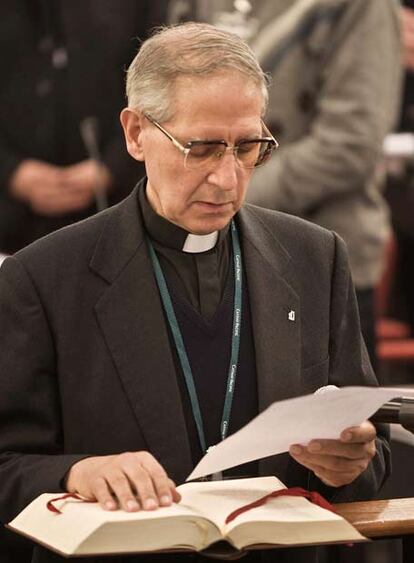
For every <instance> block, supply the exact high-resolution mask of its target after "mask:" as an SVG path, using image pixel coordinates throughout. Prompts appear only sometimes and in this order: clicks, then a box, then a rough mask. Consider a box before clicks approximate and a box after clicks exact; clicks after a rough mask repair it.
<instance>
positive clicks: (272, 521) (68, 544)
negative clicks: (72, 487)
mask: <svg viewBox="0 0 414 563" xmlns="http://www.w3.org/2000/svg"><path fill="white" fill-rule="evenodd" d="M282 488H285V487H284V485H283V484H282V483H281V482H280V481H279V480H278V479H277V478H276V477H258V478H252V479H235V480H228V481H227V480H225V481H210V482H201V483H186V484H184V485H180V486H179V487H178V490H179V491H180V493H181V495H182V500H181V502H180V503H179V504H174V505H172V506H170V507H166V508H159V509H157V510H155V511H151V512H144V511H141V512H134V513H127V512H124V511H122V510H117V511H114V512H108V511H104V510H103V509H101V508H100V507H99V505H98V504H96V503H92V504H89V503H85V502H82V501H79V500H75V499H70V500H62V501H58V502H57V503H56V507H57V508H59V510H61V514H56V513H54V512H51V511H50V510H49V509H48V508H47V503H48V501H49V500H51V499H52V498H56V496H59V493H58V494H57V495H56V494H43V495H41V496H39V497H38V498H37V499H35V500H34V501H33V502H32V503H31V504H29V506H27V507H26V508H25V509H24V510H23V511H22V512H21V513H20V514H19V515H18V516H17V517H16V518H15V519H14V520H13V521H12V522H10V524H9V525H8V527H9V528H10V529H11V530H14V531H16V532H19V533H21V534H23V535H24V536H27V537H28V538H30V539H32V540H34V541H36V542H38V543H40V544H42V545H44V546H46V547H48V548H49V549H51V550H53V551H56V552H58V553H60V554H61V555H65V556H78V555H98V554H119V553H138V552H149V551H151V552H152V551H161V550H167V551H172V550H196V551H201V550H203V549H206V548H208V547H211V546H214V544H217V542H222V541H223V540H225V541H226V542H227V543H228V548H229V550H231V549H232V550H233V551H235V550H243V549H245V548H251V547H254V546H263V547H265V546H289V545H309V544H317V543H331V542H332V543H333V542H355V541H361V540H363V539H365V538H364V537H363V536H361V535H360V534H359V532H357V531H356V530H355V528H353V526H351V524H349V523H348V522H347V521H346V520H344V519H343V518H341V517H340V516H338V515H336V514H334V513H333V512H330V511H328V510H325V509H323V508H321V507H319V506H317V505H315V504H312V503H311V502H309V501H308V500H306V499H305V498H301V497H290V496H280V497H277V498H272V499H270V500H269V501H268V502H267V503H266V504H264V505H262V506H259V507H257V508H252V509H250V510H248V511H246V512H244V513H242V514H240V515H239V516H237V517H235V518H234V520H232V522H230V523H228V524H226V523H225V520H226V518H227V517H228V516H229V514H231V513H232V512H233V511H235V510H236V509H238V508H240V507H242V506H244V505H246V504H250V503H251V502H254V501H256V500H258V499H261V498H262V497H263V496H265V495H267V494H269V493H272V492H274V491H276V490H280V489H282ZM218 545H223V544H218ZM213 551H214V548H213Z"/></svg>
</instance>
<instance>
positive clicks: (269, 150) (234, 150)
mask: <svg viewBox="0 0 414 563" xmlns="http://www.w3.org/2000/svg"><path fill="white" fill-rule="evenodd" d="M143 115H144V117H146V119H148V121H149V122H150V123H152V124H153V125H155V127H157V129H159V130H160V131H161V133H164V135H165V136H166V137H167V138H168V139H169V140H170V141H171V142H172V144H173V145H174V146H175V147H176V148H177V149H178V150H179V151H180V152H181V153H182V154H183V155H184V166H185V167H186V168H188V169H191V168H190V167H187V157H188V155H189V153H190V150H191V148H192V147H193V146H196V145H218V144H221V145H223V146H224V147H225V148H224V150H223V154H221V155H220V156H219V157H218V158H217V161H220V160H221V159H222V158H223V157H224V155H225V154H226V152H227V151H228V150H230V151H231V152H232V153H233V154H234V156H235V157H236V162H237V163H239V164H240V166H241V167H242V168H246V169H250V170H251V169H254V168H258V167H259V166H262V165H263V164H266V162H267V161H268V160H269V158H270V156H271V154H272V153H273V151H274V150H275V149H277V147H278V146H279V143H278V142H277V141H276V139H275V138H274V137H273V135H272V134H271V132H270V131H269V129H268V128H267V127H266V125H265V123H264V122H263V120H262V119H261V120H260V121H261V124H262V127H263V129H264V131H265V133H267V134H268V135H269V136H268V137H261V138H259V139H245V140H242V141H239V143H236V144H235V145H229V144H228V143H227V142H226V141H223V140H222V139H217V140H204V141H188V143H186V145H185V146H184V145H182V144H181V143H180V142H179V141H177V139H176V138H175V137H173V136H172V135H171V133H169V132H168V131H167V130H166V129H164V127H163V126H162V125H160V124H159V123H158V121H156V120H155V119H154V118H152V117H151V116H150V115H149V114H148V113H143ZM255 141H260V142H267V143H269V147H268V148H267V149H266V151H265V152H264V154H263V157H262V161H261V162H259V164H254V165H253V166H245V165H244V164H243V163H242V162H241V161H240V160H239V159H238V157H237V152H238V150H239V149H240V146H241V145H242V144H243V143H251V142H255ZM201 168H202V167H201Z"/></svg>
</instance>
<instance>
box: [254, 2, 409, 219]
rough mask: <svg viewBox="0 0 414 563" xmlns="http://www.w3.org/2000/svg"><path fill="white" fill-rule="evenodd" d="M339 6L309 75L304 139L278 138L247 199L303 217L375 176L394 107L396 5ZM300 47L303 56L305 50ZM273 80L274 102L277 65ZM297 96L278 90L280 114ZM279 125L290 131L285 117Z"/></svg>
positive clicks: (397, 82) (397, 62) (396, 87)
mask: <svg viewBox="0 0 414 563" xmlns="http://www.w3.org/2000/svg"><path fill="white" fill-rule="evenodd" d="M345 4H346V6H345V7H344V11H343V12H342V14H341V15H340V17H339V18H338V19H337V20H336V21H333V22H332V23H331V25H332V28H331V32H330V35H329V37H330V39H329V48H328V49H325V51H324V55H323V56H322V58H321V59H320V61H319V68H318V70H317V73H318V76H316V77H315V79H316V82H318V83H319V84H320V86H319V87H318V89H317V92H316V99H315V101H314V103H315V107H314V108H313V113H312V118H311V122H310V126H309V128H308V130H307V132H306V134H304V135H303V136H300V137H298V138H296V139H295V138H293V140H292V142H287V143H286V145H285V146H283V143H282V146H281V147H280V148H279V149H278V151H277V152H276V154H275V156H274V157H273V159H272V160H271V161H270V162H269V163H268V164H266V166H265V167H263V168H261V169H258V170H257V171H256V172H255V176H254V178H253V179H252V182H251V188H250V191H249V194H248V199H249V201H250V202H252V203H255V204H258V205H262V206H264V207H268V208H271V209H279V210H281V211H286V212H288V213H293V214H297V215H302V216H304V215H307V214H309V213H311V212H312V210H313V209H314V208H317V207H319V206H320V205H322V204H323V203H324V202H325V200H327V199H329V198H331V197H340V196H341V195H344V194H346V193H348V192H352V191H354V190H361V189H365V186H366V184H367V182H368V181H369V180H370V179H371V178H372V177H373V175H374V173H375V167H376V163H377V161H378V157H379V156H380V154H381V149H382V141H383V138H384V136H385V135H386V134H387V132H388V131H389V130H390V129H391V127H392V125H393V123H394V121H395V118H396V113H397V109H398V105H399V104H398V101H399V91H400V75H401V68H400V67H401V64H400V35H399V24H398V10H397V5H396V4H397V3H396V2H394V1H393V0H390V1H382V0H381V1H378V0H355V1H353V2H346V3H345ZM302 23H303V22H302ZM300 24H301V22H298V27H300ZM293 35H295V33H293ZM296 36H299V33H297V34H296ZM277 48H279V46H278V45H275V49H277ZM291 48H292V49H293V46H291ZM302 52H303V55H302V56H303V57H306V56H307V55H306V49H303V50H302ZM284 56H285V57H289V52H287V53H285V55H284ZM303 63H304V64H303V67H300V68H303V72H304V73H306V72H308V71H307V70H306V67H307V64H306V60H304V61H303ZM295 68H296V67H295ZM292 72H294V70H293V71H292ZM272 78H273V85H272V88H274V89H275V90H276V97H275V99H276V100H277V99H278V97H279V95H278V93H277V89H278V88H280V89H281V90H282V91H283V88H284V85H283V77H281V78H280V80H279V76H278V70H277V69H275V70H273V76H272ZM299 94H300V92H296V93H293V94H292V93H289V94H288V93H286V94H284V93H282V92H281V95H280V98H281V104H282V109H281V110H280V111H281V114H282V112H283V99H285V98H286V97H287V96H288V95H289V96H291V95H299ZM298 111H301V110H300V109H298ZM284 126H285V129H286V130H287V131H288V136H289V122H286V123H284Z"/></svg>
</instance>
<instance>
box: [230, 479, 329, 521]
mask: <svg viewBox="0 0 414 563" xmlns="http://www.w3.org/2000/svg"><path fill="white" fill-rule="evenodd" d="M282 496H290V497H304V498H307V499H309V500H310V501H311V502H313V504H317V505H318V506H320V507H322V508H326V510H330V511H331V512H336V510H335V508H334V507H333V506H332V504H330V503H329V502H328V501H327V500H326V499H325V498H323V496H322V495H320V494H319V493H317V492H316V491H307V490H306V489H302V488H301V487H292V488H290V489H280V490H279V491H274V492H273V493H270V494H268V495H265V496H264V497H262V498H259V499H258V500H255V501H254V502H251V503H250V504H245V505H244V506H241V507H240V508H237V509H236V510H234V511H233V512H232V513H231V514H229V515H228V516H227V518H226V524H229V523H230V522H232V521H233V520H234V519H235V518H237V516H240V514H243V512H247V511H248V510H251V509H252V508H257V507H258V506H262V505H263V504H266V503H267V501H268V500H270V499H272V498H276V497H282Z"/></svg>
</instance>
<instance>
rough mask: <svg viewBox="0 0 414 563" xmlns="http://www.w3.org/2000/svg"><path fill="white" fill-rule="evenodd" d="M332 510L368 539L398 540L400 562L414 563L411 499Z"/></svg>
mask: <svg viewBox="0 0 414 563" xmlns="http://www.w3.org/2000/svg"><path fill="white" fill-rule="evenodd" d="M335 508H336V510H337V512H338V514H340V515H341V516H342V517H343V518H345V519H346V520H348V522H350V523H351V524H352V525H353V526H355V528H356V529H357V530H358V531H359V532H360V533H361V534H363V535H364V536H366V537H368V538H372V539H375V538H377V539H379V538H383V539H385V538H390V537H402V539H403V561H404V563H413V562H414V498H400V499H390V500H371V501H367V502H348V503H341V504H336V505H335Z"/></svg>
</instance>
